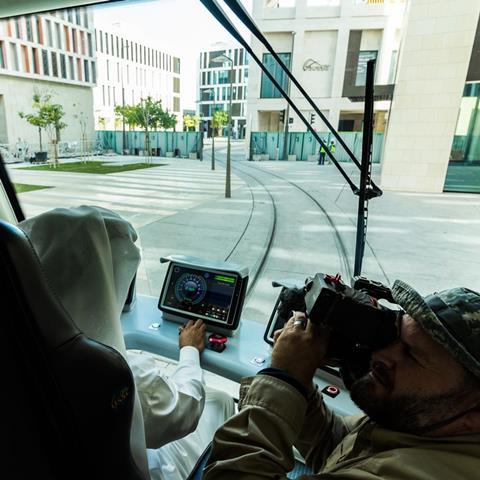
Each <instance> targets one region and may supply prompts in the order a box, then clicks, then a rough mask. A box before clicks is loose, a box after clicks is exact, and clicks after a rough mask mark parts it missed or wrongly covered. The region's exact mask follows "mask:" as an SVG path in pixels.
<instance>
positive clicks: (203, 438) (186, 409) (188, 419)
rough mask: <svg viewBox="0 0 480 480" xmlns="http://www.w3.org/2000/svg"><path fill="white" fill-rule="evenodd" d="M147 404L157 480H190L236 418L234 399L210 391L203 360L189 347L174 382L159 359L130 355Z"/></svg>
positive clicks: (154, 478)
mask: <svg viewBox="0 0 480 480" xmlns="http://www.w3.org/2000/svg"><path fill="white" fill-rule="evenodd" d="M127 359H128V363H129V364H130V368H131V369H132V373H133V376H134V378H135V385H136V387H137V391H138V393H139V397H140V402H141V404H142V411H143V418H144V426H145V437H146V441H147V447H149V448H148V450H147V459H148V468H149V470H150V476H151V478H152V480H160V479H162V480H184V479H185V478H186V477H187V476H188V475H189V473H190V472H191V470H192V469H193V467H194V466H195V464H196V463H197V460H198V459H199V457H200V455H201V454H202V453H203V451H204V450H205V449H206V448H207V446H208V444H209V443H210V442H211V441H212V439H213V435H214V433H215V431H216V430H217V428H218V427H220V425H222V424H223V423H224V422H225V420H226V419H227V418H229V417H231V416H232V415H233V414H234V403H233V400H232V398H231V397H230V396H229V395H227V394H225V393H224V392H220V391H217V390H213V389H209V388H208V387H206V386H205V382H204V378H203V371H202V368H201V366H200V355H199V352H198V350H197V349H196V348H194V347H183V348H182V349H181V350H180V359H179V362H178V366H177V368H176V369H175V370H174V372H173V373H172V374H171V375H170V376H168V375H166V374H165V373H164V371H163V368H162V366H161V364H159V362H158V357H157V356H156V355H154V354H152V353H149V352H142V351H136V350H128V351H127Z"/></svg>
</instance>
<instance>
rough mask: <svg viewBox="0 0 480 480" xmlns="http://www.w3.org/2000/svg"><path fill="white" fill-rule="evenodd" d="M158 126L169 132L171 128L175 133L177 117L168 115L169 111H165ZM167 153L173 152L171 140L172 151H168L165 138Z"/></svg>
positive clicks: (171, 114)
mask: <svg viewBox="0 0 480 480" xmlns="http://www.w3.org/2000/svg"><path fill="white" fill-rule="evenodd" d="M160 126H161V127H162V128H163V129H164V130H170V129H171V128H173V131H175V127H176V126H177V116H176V115H174V114H173V113H169V111H168V110H166V111H165V112H163V115H162V119H161V122H160ZM167 151H171V152H173V140H172V150H168V137H167Z"/></svg>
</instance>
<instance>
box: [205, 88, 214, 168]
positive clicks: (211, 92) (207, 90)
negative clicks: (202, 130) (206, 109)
mask: <svg viewBox="0 0 480 480" xmlns="http://www.w3.org/2000/svg"><path fill="white" fill-rule="evenodd" d="M203 93H208V94H212V96H213V107H212V170H215V129H214V128H213V114H214V113H215V89H214V88H208V89H205V90H203Z"/></svg>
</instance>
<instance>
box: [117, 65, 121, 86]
mask: <svg viewBox="0 0 480 480" xmlns="http://www.w3.org/2000/svg"><path fill="white" fill-rule="evenodd" d="M117 83H120V63H119V62H117Z"/></svg>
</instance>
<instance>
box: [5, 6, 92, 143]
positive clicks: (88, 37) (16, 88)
mask: <svg viewBox="0 0 480 480" xmlns="http://www.w3.org/2000/svg"><path fill="white" fill-rule="evenodd" d="M96 71H97V69H96V60H95V45H94V30H93V25H92V15H91V12H90V11H89V10H88V9H83V8H76V9H68V10H62V11H58V12H49V13H42V14H37V15H26V16H20V17H15V18H10V19H4V20H0V144H3V145H8V146H9V148H10V149H13V148H14V146H15V144H17V143H22V142H27V143H28V144H29V145H30V146H31V147H32V148H34V149H36V148H37V147H38V129H37V128H36V127H34V126H32V125H30V124H28V123H27V122H26V121H25V120H24V119H22V118H20V116H19V112H24V113H33V111H32V97H33V95H34V93H36V92H38V93H40V94H43V93H48V94H51V95H52V102H53V103H58V104H61V105H62V106H63V109H64V111H65V116H64V117H63V118H62V121H63V122H64V123H66V125H67V126H66V128H65V129H63V130H62V131H61V140H62V141H78V140H79V139H80V138H81V134H82V128H84V129H85V132H86V135H87V140H89V141H90V140H91V139H92V136H93V133H94V122H93V94H92V87H93V86H94V85H95V82H96ZM80 120H81V121H80ZM81 123H83V127H82V126H81V125H80V124H81ZM45 141H46V142H47V141H48V139H45Z"/></svg>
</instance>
